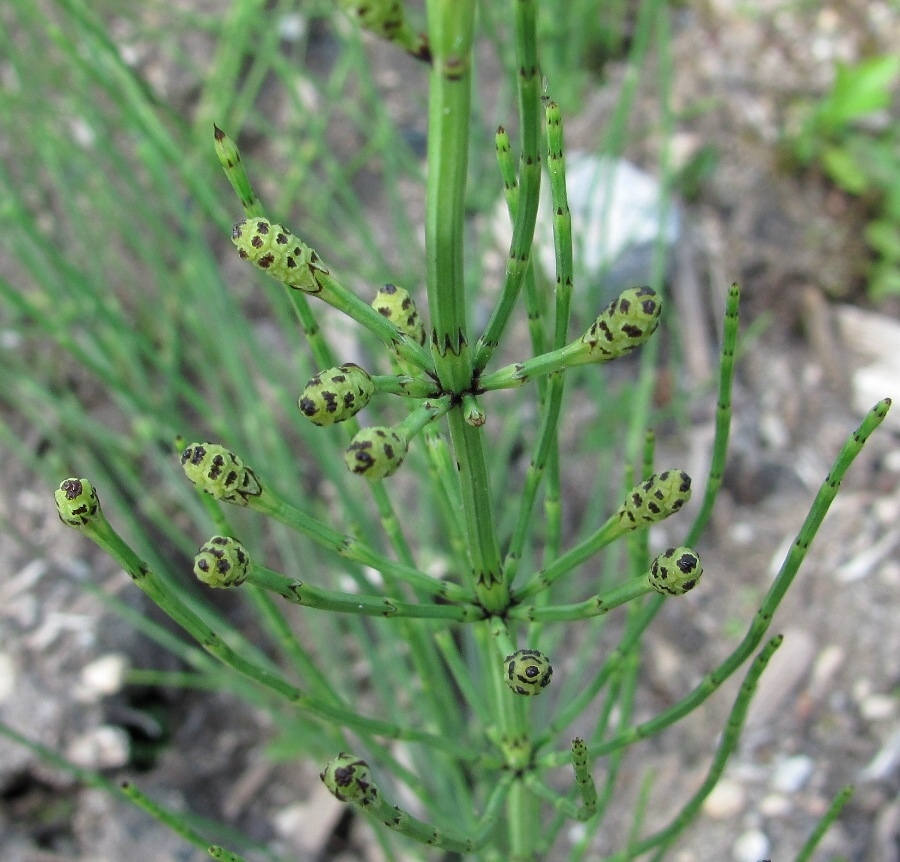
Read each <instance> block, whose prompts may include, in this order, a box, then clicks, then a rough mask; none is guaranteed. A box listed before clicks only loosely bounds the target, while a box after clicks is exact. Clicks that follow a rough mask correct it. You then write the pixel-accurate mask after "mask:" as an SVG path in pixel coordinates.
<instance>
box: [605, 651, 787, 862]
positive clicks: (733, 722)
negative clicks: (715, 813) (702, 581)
mask: <svg viewBox="0 0 900 862" xmlns="http://www.w3.org/2000/svg"><path fill="white" fill-rule="evenodd" d="M782 640H783V637H782V636H781V635H777V636H776V637H774V638H772V639H771V640H770V641H769V642H768V643H767V644H766V645H765V647H763V649H762V651H761V652H760V653H759V655H757V657H756V658H755V659H754V661H753V664H752V665H750V669H749V670H748V671H747V675H746V676H745V677H744V682H743V684H742V685H741V689H740V691H739V692H738V696H737V698H736V699H735V702H734V706H733V707H732V708H731V713H730V715H729V716H728V723H727V725H726V727H725V732H724V733H723V734H722V739H721V741H720V742H719V745H718V748H717V749H716V753H715V756H714V757H713V762H712V764H711V765H710V768H709V771H708V773H707V775H706V778H705V780H704V781H703V784H701V785H700V788H699V789H698V790H697V792H696V793H695V794H694V795H693V796H692V797H691V798H690V799H689V800H688V801H687V802H686V803H685V805H684V807H683V808H682V809H681V811H680V812H679V813H678V815H677V816H676V817H675V819H674V820H673V821H672V822H671V823H670V824H669V825H668V826H667V827H666V828H665V829H661V830H660V831H659V832H657V833H655V834H653V835H651V836H649V837H647V838H644V839H643V840H641V841H636V842H634V843H633V844H632V845H631V846H630V847H629V850H628V853H627V854H619V855H616V856H613V857H612V859H611V860H610V862H625V860H626V859H633V858H634V857H636V856H639V855H641V854H643V853H646V852H647V851H648V850H652V849H654V848H656V853H655V854H654V856H653V862H662V859H663V858H664V856H665V854H666V851H667V850H668V849H669V848H670V847H671V846H672V844H673V843H674V842H675V840H676V839H677V838H678V836H679V835H680V834H681V833H682V832H684V830H685V829H686V828H687V826H688V825H690V823H691V822H692V821H693V820H694V818H695V817H696V816H697V814H698V812H699V811H700V807H701V806H702V805H703V803H704V801H705V800H706V798H707V797H708V796H709V794H710V793H711V792H712V790H713V788H714V787H715V786H716V784H718V782H719V779H720V778H721V777H722V773H723V772H724V771H725V765H726V764H727V763H728V759H729V758H730V757H731V755H732V753H733V752H734V751H735V749H736V748H737V745H738V742H739V741H740V736H741V729H742V728H743V726H744V722H745V721H746V719H747V712H748V710H749V708H750V703H751V701H752V699H753V695H754V693H755V691H756V687H757V685H758V683H759V678H760V677H761V676H762V673H763V671H764V670H765V669H766V666H767V665H768V663H769V660H770V659H771V658H772V656H773V655H774V654H775V650H777V649H778V647H779V646H781V642H782Z"/></svg>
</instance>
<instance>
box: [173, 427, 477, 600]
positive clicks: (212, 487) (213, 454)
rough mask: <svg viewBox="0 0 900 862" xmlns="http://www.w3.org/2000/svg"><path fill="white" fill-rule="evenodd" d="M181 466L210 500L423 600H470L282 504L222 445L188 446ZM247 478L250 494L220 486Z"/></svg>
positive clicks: (456, 588) (461, 591)
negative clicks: (289, 532)
mask: <svg viewBox="0 0 900 862" xmlns="http://www.w3.org/2000/svg"><path fill="white" fill-rule="evenodd" d="M181 463H182V466H183V467H184V469H185V472H186V473H187V474H188V478H189V479H190V480H191V481H192V482H194V483H195V484H196V485H197V486H198V487H199V488H201V489H202V490H204V491H206V492H207V493H209V494H211V495H212V496H213V497H217V498H218V499H221V500H224V501H225V502H227V503H235V504H237V505H245V506H248V507H249V508H251V509H254V510H255V511H257V512H260V513H262V514H264V515H268V516H269V517H272V518H275V520H277V521H280V522H281V523H282V524H285V525H286V526H288V527H290V528H291V529H293V530H296V531H297V532H298V533H302V534H303V535H305V536H308V537H309V538H310V539H312V540H313V541H315V542H316V543H318V544H319V545H322V547H325V548H328V549H329V550H331V551H334V552H335V553H336V554H338V555H339V556H341V557H343V558H345V559H348V560H352V561H354V562H357V563H361V564H363V565H365V566H371V567H372V568H374V569H376V570H377V571H379V572H382V573H383V574H384V575H385V577H389V578H395V579H397V580H400V581H403V582H405V583H408V584H409V585H410V586H412V587H413V588H414V589H417V590H422V591H423V592H425V593H427V594H428V595H434V596H440V597H441V598H444V599H447V600H448V601H462V602H467V601H469V600H470V599H471V594H470V593H469V592H467V591H466V590H464V589H463V588H462V587H460V586H458V585H456V584H450V583H448V582H446V581H437V580H435V579H434V578H432V577H429V576H428V575H426V574H425V573H424V572H420V571H419V570H418V569H416V568H414V567H413V566H410V565H407V564H405V563H399V562H397V561H395V560H391V559H389V558H387V557H385V556H383V555H382V554H379V553H378V552H377V551H375V550H373V549H372V548H370V547H369V546H368V545H366V544H365V543H364V542H362V541H360V540H359V539H357V538H355V537H354V536H349V535H345V534H343V533H340V532H338V531H337V530H334V529H332V528H331V527H329V526H328V525H326V524H324V523H322V522H321V521H318V520H317V519H315V518H313V517H312V516H311V515H308V514H307V513H306V512H304V511H302V510H300V509H298V508H296V507H295V506H292V505H291V504H290V503H287V502H286V501H284V500H282V499H281V498H280V497H278V496H277V495H276V494H275V492H274V491H272V490H271V489H270V488H268V487H267V486H263V485H261V484H260V482H259V480H258V479H257V478H256V474H255V473H253V471H252V470H250V468H249V467H246V466H245V465H244V464H243V462H241V460H240V459H239V458H238V457H237V456H236V455H234V453H232V452H229V451H228V450H227V449H225V448H224V447H222V446H218V445H216V444H214V443H193V444H191V445H190V446H188V447H186V448H185V449H184V451H183V452H182V454H181ZM246 474H249V476H250V477H252V478H247V479H243V480H241V481H242V482H246V484H247V485H248V486H249V487H250V490H246V489H239V490H233V489H232V488H231V487H228V488H223V487H222V486H221V481H220V479H219V477H223V476H224V477H226V478H227V477H230V476H232V475H241V476H245V475H246Z"/></svg>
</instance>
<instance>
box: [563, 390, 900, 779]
mask: <svg viewBox="0 0 900 862" xmlns="http://www.w3.org/2000/svg"><path fill="white" fill-rule="evenodd" d="M890 406H891V401H890V399H889V398H885V399H884V400H883V401H879V402H878V404H876V405H875V406H874V407H873V408H872V409H871V410H870V411H869V412H868V413H867V414H866V417H865V418H864V419H863V421H862V423H861V424H860V426H859V427H858V428H857V429H856V431H854V432H853V434H851V435H850V437H849V438H848V439H847V441H846V442H845V443H844V445H843V447H842V448H841V451H840V453H839V454H838V456H837V458H836V459H835V462H834V465H833V466H832V468H831V471H830V472H829V474H828V476H827V477H826V478H825V481H824V482H823V484H822V487H821V488H820V489H819V492H818V494H816V497H815V499H814V500H813V504H812V506H811V507H810V511H809V514H808V515H807V517H806V520H805V521H804V522H803V526H802V527H801V528H800V532H799V533H798V534H797V537H796V539H794V543H793V545H792V546H791V550H790V552H789V553H788V555H787V557H786V559H785V561H784V563H783V564H782V566H781V569H780V570H779V572H778V575H777V576H776V577H775V580H774V582H773V583H772V586H771V587H770V588H769V591H768V592H767V593H766V595H765V598H764V599H763V601H762V604H761V606H760V608H759V610H758V611H757V612H756V616H755V617H754V618H753V622H752V623H751V624H750V628H749V629H748V631H747V633H746V635H745V636H744V639H743V640H742V641H741V643H740V644H739V645H738V646H737V647H736V648H735V650H734V651H733V652H732V653H731V655H730V656H728V658H726V659H725V661H723V662H722V663H721V664H720V665H719V666H718V667H717V668H715V670H713V671H711V672H710V673H708V674H707V675H706V676H705V677H704V679H703V680H702V682H701V683H700V684H699V685H698V686H697V687H696V688H695V689H694V690H693V691H692V692H691V693H690V694H688V695H687V696H686V697H684V698H683V699H682V700H680V701H679V702H678V703H676V704H674V705H673V706H671V707H669V709H667V710H665V711H664V712H662V713H660V714H659V715H658V716H656V717H655V718H653V719H650V720H649V721H647V722H644V723H643V724H641V725H638V726H637V727H634V728H632V729H630V730H629V731H627V732H625V733H622V734H619V735H617V736H614V737H612V738H611V739H608V740H606V741H604V742H603V743H600V744H598V745H596V746H591V747H590V754H591V756H592V757H599V756H600V755H603V754H607V753H608V752H610V751H615V750H616V749H617V748H620V747H621V746H626V745H631V744H632V743H634V742H637V741H638V740H641V739H646V738H647V737H649V736H652V735H654V734H656V733H659V732H660V731H661V730H663V729H664V728H666V727H669V726H670V725H671V724H673V723H674V722H675V721H677V720H678V719H679V718H682V717H683V716H684V715H687V713H689V712H691V711H692V710H694V709H695V708H696V707H697V706H699V705H700V704H701V703H702V702H703V701H704V700H706V698H707V697H709V696H710V695H711V694H712V693H713V692H714V691H715V690H716V689H717V688H718V687H719V686H720V685H721V684H722V683H723V682H724V681H725V680H726V679H727V678H728V677H729V676H731V674H733V673H734V672H735V671H736V670H737V669H738V668H739V667H740V666H741V665H742V664H743V663H744V662H745V661H746V659H747V658H748V657H749V655H750V654H751V653H752V652H753V651H754V650H755V649H756V648H757V647H758V646H759V644H760V642H761V641H762V639H763V638H764V637H765V634H766V632H767V631H768V629H769V626H770V625H771V623H772V617H773V615H774V613H775V611H776V609H777V608H778V605H779V604H780V603H781V601H782V599H783V598H784V596H785V593H786V592H787V590H788V588H789V587H790V585H791V584H792V583H793V580H794V578H795V577H796V575H797V572H798V571H799V569H800V565H801V564H802V562H803V560H804V559H805V557H806V554H807V552H808V551H809V546H810V544H811V543H812V540H813V539H814V538H815V535H816V533H817V532H818V529H819V527H820V526H821V524H822V520H823V519H824V518H825V514H826V513H827V512H828V509H829V507H830V506H831V503H832V502H833V500H834V498H835V496H836V495H837V492H838V488H839V487H840V484H841V481H842V480H843V478H844V476H845V474H846V472H847V470H848V469H849V468H850V465H851V464H852V463H853V461H854V460H855V459H856V456H857V455H859V453H860V452H861V451H862V448H863V446H864V445H865V443H866V441H867V440H868V439H869V437H870V436H871V434H872V433H873V432H874V431H875V429H876V428H877V427H878V426H879V425H880V424H881V423H882V422H883V421H884V417H885V416H886V415H887V412H888V410H889V409H890ZM559 762H561V759H560V757H559V756H558V755H551V756H550V757H549V758H548V759H547V765H558V764H559Z"/></svg>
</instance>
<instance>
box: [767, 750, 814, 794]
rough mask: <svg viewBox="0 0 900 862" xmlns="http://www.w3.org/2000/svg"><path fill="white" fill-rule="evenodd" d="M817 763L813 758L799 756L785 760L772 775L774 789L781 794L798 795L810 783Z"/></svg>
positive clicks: (803, 755)
mask: <svg viewBox="0 0 900 862" xmlns="http://www.w3.org/2000/svg"><path fill="white" fill-rule="evenodd" d="M814 767H815V763H814V762H813V759H812V758H811V757H807V756H806V755H805V754H798V755H796V756H795V757H789V758H788V759H787V760H783V761H782V762H781V763H779V764H778V766H776V767H775V772H774V773H773V775H772V789H773V790H778V791H780V792H781V793H796V792H797V791H798V790H800V789H801V788H802V787H803V785H805V784H806V782H807V781H809V777H810V775H812V772H813V768H814Z"/></svg>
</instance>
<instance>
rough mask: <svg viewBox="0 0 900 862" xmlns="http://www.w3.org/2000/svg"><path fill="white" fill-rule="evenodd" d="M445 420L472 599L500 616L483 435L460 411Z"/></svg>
mask: <svg viewBox="0 0 900 862" xmlns="http://www.w3.org/2000/svg"><path fill="white" fill-rule="evenodd" d="M448 419H449V422H450V437H451V439H452V441H453V448H454V450H455V452H456V460H457V463H458V470H459V486H460V492H461V498H462V503H463V515H464V518H465V523H466V533H467V536H468V542H469V559H470V563H471V567H472V578H473V582H474V588H475V598H476V599H477V601H478V602H479V603H480V604H481V605H482V607H484V609H485V610H487V611H489V612H492V613H494V612H496V613H499V612H502V611H503V610H505V609H506V607H507V606H508V605H509V589H508V588H507V585H506V581H505V580H504V579H503V571H502V566H501V561H500V548H499V545H498V544H497V535H496V532H495V530H494V518H493V512H492V508H491V499H490V483H489V481H488V474H487V465H486V463H485V457H484V450H483V448H482V443H483V440H484V434H483V432H482V431H481V430H480V429H478V428H473V427H472V426H471V425H469V424H468V423H467V422H466V421H465V418H464V417H463V415H462V411H461V410H459V409H454V410H451V411H450V413H449V414H448Z"/></svg>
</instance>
